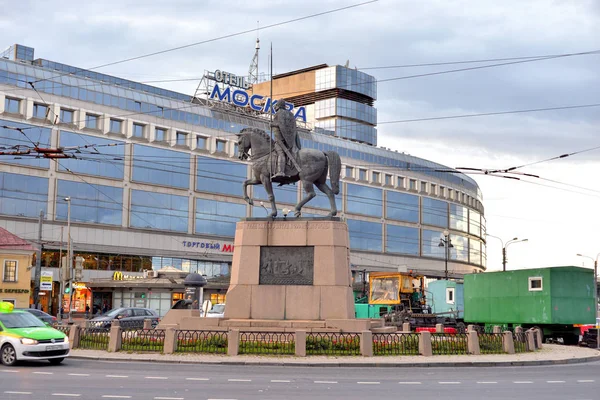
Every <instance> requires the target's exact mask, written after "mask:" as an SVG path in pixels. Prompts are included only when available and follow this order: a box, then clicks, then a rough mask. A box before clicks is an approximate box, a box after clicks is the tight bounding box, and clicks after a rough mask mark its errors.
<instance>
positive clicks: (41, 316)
mask: <svg viewBox="0 0 600 400" xmlns="http://www.w3.org/2000/svg"><path fill="white" fill-rule="evenodd" d="M15 311H27V312H28V313H30V314H33V315H34V316H36V317H37V318H39V319H40V320H42V322H45V323H48V324H50V325H52V326H54V325H56V324H57V323H58V321H57V319H56V317H53V316H52V315H50V314H48V313H45V312H43V311H42V310H37V309H35V308H15Z"/></svg>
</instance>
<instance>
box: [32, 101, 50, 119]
mask: <svg viewBox="0 0 600 400" xmlns="http://www.w3.org/2000/svg"><path fill="white" fill-rule="evenodd" d="M47 113H48V107H47V106H45V105H44V104H37V103H36V104H34V105H33V118H38V119H45V118H46V114H47Z"/></svg>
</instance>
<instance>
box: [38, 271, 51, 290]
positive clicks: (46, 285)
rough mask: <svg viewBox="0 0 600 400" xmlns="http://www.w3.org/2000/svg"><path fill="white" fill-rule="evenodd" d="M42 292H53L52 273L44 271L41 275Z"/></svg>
mask: <svg viewBox="0 0 600 400" xmlns="http://www.w3.org/2000/svg"><path fill="white" fill-rule="evenodd" d="M40 290H44V291H52V271H42V273H41V275H40Z"/></svg>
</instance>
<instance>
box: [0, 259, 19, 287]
mask: <svg viewBox="0 0 600 400" xmlns="http://www.w3.org/2000/svg"><path fill="white" fill-rule="evenodd" d="M9 262H14V263H15V280H14V281H8V280H6V264H7V263H9ZM2 282H3V283H17V282H19V261H18V260H12V259H8V258H6V259H4V263H3V264H2Z"/></svg>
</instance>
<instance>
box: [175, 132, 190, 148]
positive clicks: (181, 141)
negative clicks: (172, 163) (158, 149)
mask: <svg viewBox="0 0 600 400" xmlns="http://www.w3.org/2000/svg"><path fill="white" fill-rule="evenodd" d="M187 137H188V135H187V133H184V132H177V135H176V143H175V144H176V145H177V146H187Z"/></svg>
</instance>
